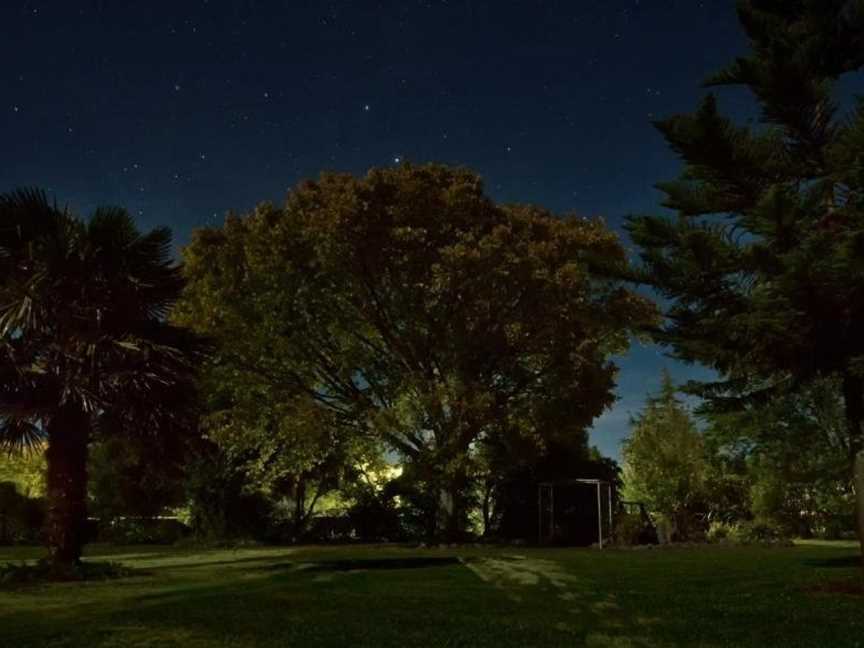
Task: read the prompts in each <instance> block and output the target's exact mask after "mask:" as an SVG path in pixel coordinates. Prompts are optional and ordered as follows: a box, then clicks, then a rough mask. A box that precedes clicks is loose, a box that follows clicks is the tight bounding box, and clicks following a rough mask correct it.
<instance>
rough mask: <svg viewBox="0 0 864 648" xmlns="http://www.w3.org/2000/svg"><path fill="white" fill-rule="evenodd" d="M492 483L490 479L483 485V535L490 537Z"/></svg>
mask: <svg viewBox="0 0 864 648" xmlns="http://www.w3.org/2000/svg"><path fill="white" fill-rule="evenodd" d="M492 488H493V487H492V484H491V483H490V481H489V480H487V481H486V483H485V484H484V485H483V537H484V538H488V537H489V535H490V533H491V531H492Z"/></svg>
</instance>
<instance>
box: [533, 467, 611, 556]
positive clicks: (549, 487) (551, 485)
mask: <svg viewBox="0 0 864 648" xmlns="http://www.w3.org/2000/svg"><path fill="white" fill-rule="evenodd" d="M573 484H586V485H589V486H596V488H597V544H598V546H599V547H600V548H601V549H602V548H603V503H602V498H601V495H600V492H601V487H602V486H604V485H605V486H606V489H607V492H608V494H609V497H608V500H607V505H608V513H609V529H610V534H611V529H612V484H611V483H610V482H608V481H606V480H604V479H561V480H558V481H547V482H540V483H539V484H537V541H538V543H541V542H542V541H543V492H544V490H546V492H548V494H549V510H550V515H549V537H550V538H551V537H554V535H555V487H556V486H572V485H573Z"/></svg>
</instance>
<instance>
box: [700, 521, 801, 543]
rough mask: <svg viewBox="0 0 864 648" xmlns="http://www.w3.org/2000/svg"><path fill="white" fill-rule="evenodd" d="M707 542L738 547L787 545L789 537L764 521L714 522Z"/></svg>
mask: <svg viewBox="0 0 864 648" xmlns="http://www.w3.org/2000/svg"><path fill="white" fill-rule="evenodd" d="M707 537H708V541H709V542H717V543H724V542H725V543H730V544H740V545H788V544H791V539H790V538H789V535H788V534H787V533H786V532H785V531H784V530H783V528H782V527H781V526H779V525H777V524H773V523H771V522H766V521H764V520H753V521H743V522H735V523H726V522H715V523H712V525H711V527H710V528H709V529H708V536H707Z"/></svg>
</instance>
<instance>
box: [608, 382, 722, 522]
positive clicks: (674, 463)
mask: <svg viewBox="0 0 864 648" xmlns="http://www.w3.org/2000/svg"><path fill="white" fill-rule="evenodd" d="M675 391H676V390H675V385H674V384H673V383H672V378H671V377H670V375H669V373H668V372H666V371H664V372H663V380H662V383H661V387H660V393H659V394H658V395H656V396H653V397H650V398H649V399H648V402H647V404H646V406H645V409H644V410H643V411H642V413H641V414H639V415H638V416H637V417H636V418H635V419H633V420H632V421H631V428H632V432H631V434H630V437H629V438H628V439H627V440H626V441H625V442H624V452H623V454H624V497H625V499H628V500H635V501H639V502H644V503H645V504H647V505H648V508H649V509H650V510H651V511H652V512H654V513H657V514H659V515H660V516H661V517H662V518H663V519H664V520H666V521H668V522H669V523H670V524H671V526H672V529H673V536H675V537H677V538H680V539H686V538H687V537H689V536H691V535H692V534H693V533H694V531H696V527H697V525H698V517H699V515H698V514H699V513H701V512H703V511H702V508H703V507H704V506H703V505H704V491H705V471H706V465H705V452H704V447H703V444H702V437H701V435H700V434H699V431H698V430H697V429H696V425H695V424H694V422H693V419H692V417H691V416H690V412H688V411H687V408H686V407H685V406H684V404H683V403H682V402H681V401H680V400H679V399H678V398H677V397H676V396H675Z"/></svg>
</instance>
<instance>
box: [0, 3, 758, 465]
mask: <svg viewBox="0 0 864 648" xmlns="http://www.w3.org/2000/svg"><path fill="white" fill-rule="evenodd" d="M745 51H746V42H745V40H744V37H743V35H742V34H741V32H740V30H739V28H738V24H737V20H736V17H735V12H734V2H733V1H732V0H705V1H703V2H700V1H697V0H530V1H529V0H449V1H448V0H392V1H386V2H373V1H372V0H340V1H335V0H329V1H328V0H316V1H313V0H221V1H219V0H183V1H180V0H148V1H147V2H142V1H140V0H137V1H126V0H89V1H86V2H81V1H74V0H53V1H48V0H46V1H39V0H3V2H2V3H0V60H2V61H3V66H2V68H0V142H2V145H3V152H2V157H0V191H6V190H9V189H12V188H14V187H17V186H40V187H43V188H45V189H46V190H48V191H49V193H50V194H51V195H53V196H55V197H56V199H57V200H58V202H60V203H61V204H68V205H69V206H70V207H71V208H72V209H73V210H74V211H77V212H78V213H81V214H86V213H87V212H88V211H89V210H91V209H92V208H93V207H94V206H96V205H98V204H117V205H123V206H125V207H127V208H128V209H129V210H130V212H131V213H132V214H133V215H135V216H136V218H137V219H138V221H139V224H140V225H141V226H142V227H144V228H147V227H153V226H157V225H168V226H170V227H171V228H172V229H173V230H174V232H175V236H176V239H177V241H178V245H182V244H183V243H185V242H187V241H188V240H189V234H190V232H191V230H192V229H194V228H195V227H200V226H205V225H216V224H219V223H220V222H221V221H222V219H223V217H224V214H225V213H226V212H227V211H228V210H235V211H244V210H247V209H249V208H250V207H252V206H253V205H254V204H255V203H257V202H259V201H262V200H272V201H276V202H281V200H282V199H283V197H284V195H285V193H286V191H287V190H288V189H289V188H290V187H292V186H293V185H295V184H296V183H297V182H298V181H299V180H301V179H304V178H308V177H314V176H317V175H318V174H319V173H320V172H321V171H322V170H324V169H328V170H340V171H350V172H354V173H363V172H365V171H366V170H367V169H368V168H369V167H371V166H381V165H392V164H397V163H399V162H400V161H403V160H409V161H412V162H417V163H421V162H426V161H436V162H446V163H453V164H461V165H467V166H469V167H471V168H473V169H475V170H476V171H478V172H479V173H480V174H481V175H482V176H483V177H484V179H485V182H486V187H487V190H488V192H489V193H490V194H491V195H492V196H493V197H494V198H495V199H497V200H500V201H504V202H522V203H526V202H527V203H537V204H541V205H543V206H546V207H548V208H550V209H552V210H554V211H556V212H560V213H562V214H563V213H578V214H581V215H585V216H603V217H604V218H605V219H606V221H607V223H608V224H609V225H610V226H611V227H613V228H615V229H616V230H618V231H621V226H622V223H623V220H624V218H625V217H626V216H627V215H628V214H632V213H639V212H646V211H652V212H656V211H658V207H657V205H658V202H659V193H658V192H657V191H656V190H655V189H654V188H653V185H654V183H655V182H657V181H660V180H664V179H670V178H672V177H674V176H675V175H676V174H677V172H678V170H679V163H678V161H677V160H676V159H675V157H674V155H673V154H672V153H671V152H670V151H669V150H668V148H667V147H666V145H665V143H664V142H663V140H662V138H661V137H660V136H659V134H658V133H657V132H656V131H655V130H654V129H653V127H652V126H651V120H652V119H655V118H660V117H663V116H668V115H670V114H673V113H676V112H684V111H690V110H692V109H693V108H694V107H695V106H696V104H697V102H698V101H699V99H700V98H701V97H702V96H703V94H704V92H705V91H704V90H703V89H702V88H701V87H700V83H701V81H702V80H703V79H704V78H705V76H706V75H707V74H709V73H710V72H713V71H715V70H717V69H718V68H720V67H722V66H724V65H725V64H726V63H727V62H729V61H730V60H731V59H732V58H733V57H734V56H736V55H740V54H742V53H744V52H745ZM721 108H722V109H723V110H725V111H726V112H728V113H730V114H732V115H736V116H746V115H747V114H750V112H752V105H750V103H749V99H748V98H747V97H746V96H745V95H743V94H740V93H736V92H735V91H723V93H722V94H721ZM619 364H620V366H621V373H620V376H619V386H618V395H619V401H618V402H617V404H616V405H615V406H614V408H613V409H612V410H611V411H609V412H607V413H606V414H605V415H603V416H602V417H601V418H600V419H599V420H598V421H597V423H596V425H595V426H594V429H593V431H592V441H593V443H595V444H596V445H597V446H598V447H599V448H600V449H601V450H602V451H603V452H604V453H606V454H609V455H611V456H618V454H619V450H620V441H621V439H622V438H623V437H624V436H625V435H626V434H627V431H628V426H627V422H628V418H629V415H630V414H632V413H635V412H636V411H638V409H639V408H640V406H641V404H642V402H643V399H644V396H645V394H646V393H647V392H649V391H651V390H655V389H656V388H657V386H658V384H659V372H660V370H661V368H663V367H667V368H669V369H670V371H672V374H673V377H674V378H675V379H676V380H678V381H683V380H686V379H688V378H691V377H696V378H699V377H706V376H707V375H708V373H707V371H706V370H705V369H702V368H699V367H685V366H682V365H679V364H677V363H675V362H673V361H671V360H669V359H668V358H666V357H665V356H664V354H663V350H662V349H659V348H657V347H653V346H638V345H637V346H635V347H634V348H633V349H632V350H631V352H630V353H629V354H628V355H627V356H626V357H624V358H622V359H620V361H619Z"/></svg>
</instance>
